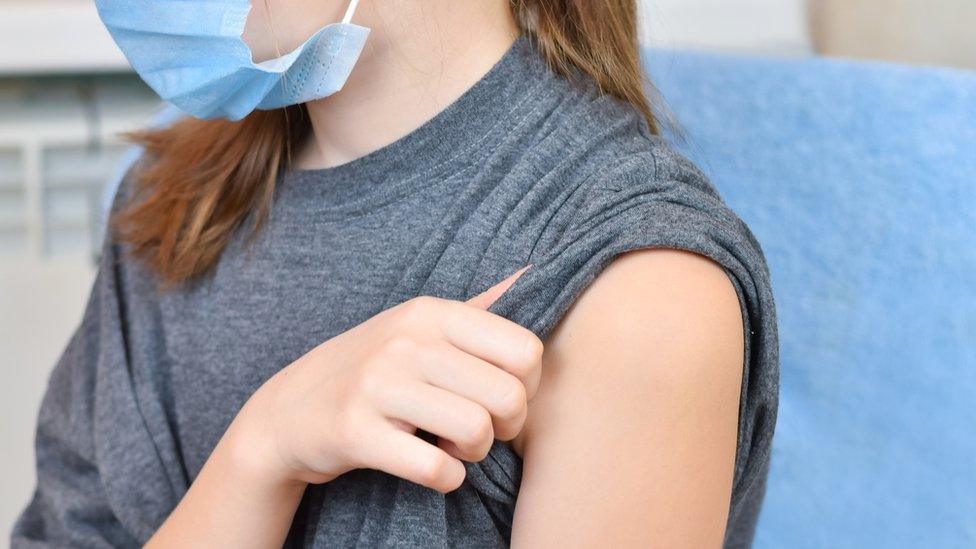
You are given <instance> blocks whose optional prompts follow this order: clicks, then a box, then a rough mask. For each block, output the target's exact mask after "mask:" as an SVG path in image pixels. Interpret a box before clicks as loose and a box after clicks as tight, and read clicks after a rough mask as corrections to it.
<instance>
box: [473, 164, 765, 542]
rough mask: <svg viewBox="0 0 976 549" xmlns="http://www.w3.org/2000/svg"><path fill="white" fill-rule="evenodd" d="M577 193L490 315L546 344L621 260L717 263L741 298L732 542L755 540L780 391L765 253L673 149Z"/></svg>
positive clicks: (622, 168)
mask: <svg viewBox="0 0 976 549" xmlns="http://www.w3.org/2000/svg"><path fill="white" fill-rule="evenodd" d="M662 155H663V156H662ZM583 192H584V195H583V197H582V198H581V199H580V200H578V201H577V203H576V205H575V206H574V207H575V208H576V209H577V211H576V212H575V213H574V215H573V221H572V222H571V223H570V224H569V225H568V226H567V227H566V228H564V229H563V230H561V231H560V235H559V236H558V237H557V238H552V239H550V241H551V244H547V245H546V246H544V247H542V248H540V249H537V250H536V251H535V252H534V254H533V257H532V258H531V260H530V262H531V263H533V268H531V269H529V270H528V271H527V272H526V273H525V275H523V276H522V277H520V278H519V279H518V280H517V281H516V283H515V284H514V285H513V286H512V287H511V288H509V290H508V291H507V292H506V293H505V294H504V295H502V297H501V298H500V299H499V300H498V301H496V302H495V303H494V304H493V305H492V307H491V309H490V311H491V312H494V313H496V314H499V315H501V316H504V317H506V318H508V319H510V320H513V321H515V322H517V323H519V324H521V325H523V326H525V327H527V328H529V329H531V330H532V331H533V332H535V333H536V335H538V336H539V337H540V338H543V339H544V338H545V337H546V336H547V335H548V334H549V333H550V332H551V330H552V329H553V328H554V327H555V326H556V324H557V323H558V322H559V320H560V319H561V318H562V317H563V316H564V315H565V313H566V312H567V310H568V309H569V307H570V306H571V305H572V303H573V302H574V301H575V299H576V298H577V297H579V296H580V295H581V294H582V292H583V291H584V290H585V289H586V288H587V287H588V286H589V285H590V283H592V281H593V280H594V279H595V278H596V277H597V275H598V274H599V273H600V272H601V271H602V270H603V269H604V268H605V267H606V266H607V265H609V264H610V262H611V261H612V260H613V259H614V258H615V257H616V256H618V255H619V254H621V253H624V252H627V251H631V250H636V249H643V248H675V249H683V250H688V251H691V252H694V253H698V254H701V255H703V256H706V257H708V258H710V259H712V260H714V261H715V262H717V263H718V264H719V265H721V266H722V267H723V268H724V269H725V271H726V273H727V274H728V276H729V278H730V279H731V281H732V283H733V286H734V287H735V290H736V292H737V294H738V297H739V302H740V305H741V308H742V317H743V323H744V326H743V329H744V334H745V335H746V337H745V356H744V357H743V386H742V393H741V399H740V416H739V437H738V444H737V452H736V462H735V477H734V484H733V492H732V505H731V512H730V517H729V530H728V532H729V533H728V535H729V536H737V537H745V538H749V539H751V536H752V528H754V526H755V525H754V520H755V517H754V515H755V513H754V511H756V509H758V502H759V501H761V499H762V496H763V491H764V486H765V477H766V474H767V471H768V466H769V457H770V447H771V441H772V434H773V426H774V425H775V419H776V411H777V401H778V383H779V355H778V334H777V327H776V311H775V304H774V301H773V293H772V287H771V281H770V276H769V271H768V268H767V265H766V260H765V257H764V254H763V252H762V249H761V247H760V245H759V243H758V242H757V240H756V238H755V237H754V235H753V234H752V232H751V231H750V230H749V228H748V227H747V226H746V224H745V223H744V222H743V221H742V220H741V219H740V218H739V217H738V216H737V215H736V214H735V213H734V212H733V211H732V210H731V209H729V208H728V207H727V205H726V204H725V203H724V202H723V201H722V199H721V197H720V196H719V194H718V193H717V192H716V190H715V188H714V187H713V186H712V185H711V183H710V182H709V181H708V180H707V179H706V178H705V176H704V175H703V174H702V173H701V172H699V171H698V170H697V169H696V168H695V167H694V166H692V165H691V164H690V163H689V162H688V161H687V160H685V159H684V158H682V157H680V156H678V155H677V154H675V153H671V152H669V151H665V152H664V153H661V152H657V153H655V156H654V157H653V158H651V157H650V155H640V156H634V157H632V158H628V159H626V160H624V161H622V162H621V163H620V165H619V166H618V167H617V168H616V169H613V170H611V171H608V173H606V175H604V176H601V177H598V178H596V179H595V180H593V181H592V182H590V184H589V185H588V186H587V187H586V189H585V190H584V191H583ZM740 515H741V516H740Z"/></svg>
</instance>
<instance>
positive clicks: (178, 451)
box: [13, 37, 778, 547]
mask: <svg viewBox="0 0 976 549" xmlns="http://www.w3.org/2000/svg"><path fill="white" fill-rule="evenodd" d="M129 189H130V187H129V183H128V182H124V183H123V187H122V193H121V196H125V194H126V192H127V191H128V190H129ZM120 200H122V199H120ZM647 247H668V248H681V249H686V250H691V251H694V252H697V253H700V254H703V255H705V256H708V257H710V258H712V259H714V260H715V261H717V262H718V263H720V264H721V265H722V266H724V267H725V269H726V271H727V273H728V274H729V276H730V278H731V280H732V281H733V284H734V286H735V288H736V291H737V292H738V294H739V298H740V303H741V306H742V313H743V317H744V319H745V325H744V330H745V334H746V335H747V336H748V337H747V338H746V351H745V357H744V365H745V377H744V382H743V388H742V399H741V411H740V423H739V439H738V450H737V456H736V461H735V479H734V489H733V496H732V502H731V514H730V518H729V530H728V534H727V546H730V547H731V546H747V545H749V543H750V542H751V538H752V533H753V529H754V526H755V522H756V518H757V515H758V511H759V506H760V503H761V500H762V496H763V489H764V483H765V478H766V474H767V469H768V464H769V455H770V441H771V438H772V433H773V425H774V423H775V415H776V404H777V387H778V344H777V332H776V318H775V309H774V303H773V296H772V292H771V288H770V280H769V274H768V271H767V267H766V263H765V259H764V257H763V253H762V251H761V249H760V246H759V244H758V243H757V242H756V240H755V238H754V237H753V235H752V233H751V232H750V231H749V229H748V228H747V226H746V225H745V224H744V223H743V222H742V221H741V220H740V219H739V218H738V217H737V216H736V215H735V214H734V213H733V212H732V211H730V210H729V208H728V207H727V206H726V205H725V204H724V203H723V201H722V199H721V198H720V197H719V195H718V194H717V193H716V191H715V189H714V188H713V186H712V185H711V184H710V183H709V182H708V181H707V180H706V178H705V177H704V176H703V175H702V173H701V172H700V171H699V170H697V169H696V168H695V167H694V166H693V165H692V164H691V163H689V162H688V161H687V160H686V159H684V158H683V157H681V156H679V155H678V154H676V153H675V152H673V151H672V150H671V149H670V148H669V147H668V145H667V144H666V143H665V142H664V141H663V140H661V139H659V138H657V137H655V136H652V135H651V134H650V133H649V132H648V130H647V127H646V125H645V124H644V122H643V121H642V119H641V117H640V115H639V114H637V113H636V112H635V111H634V109H632V108H631V107H629V106H627V105H625V104H623V103H621V102H619V101H617V100H614V99H611V98H608V97H605V96H600V95H599V94H598V93H596V92H595V91H594V89H593V86H592V85H591V84H589V83H587V82H583V83H582V84H579V85H574V84H571V83H570V82H569V81H568V80H566V79H564V78H562V77H559V76H557V75H555V74H554V73H552V72H550V71H549V69H548V68H547V66H546V64H545V63H544V62H543V61H542V59H541V57H540V56H539V54H538V52H537V51H536V50H535V47H534V46H533V44H532V43H531V41H529V40H528V39H526V38H524V37H523V38H520V39H519V40H517V41H516V42H515V44H514V45H513V46H512V48H511V49H510V50H509V51H508V52H507V53H506V54H505V56H504V57H503V58H502V59H501V60H500V61H499V62H498V63H497V64H496V65H495V66H494V67H493V68H492V69H491V71H490V72H489V73H488V74H487V75H485V76H484V77H483V78H482V79H481V80H479V81H478V82H477V83H476V84H475V85H474V86H473V87H472V88H471V89H470V90H469V91H468V92H466V93H465V94H464V95H463V96H462V97H461V98H460V99H459V100H458V101H456V102H455V103H454V104H452V105H451V106H449V107H448V108H447V109H446V110H444V111H443V112H441V113H439V114H438V115H437V116H435V117H434V118H433V119H432V120H430V121H429V122H427V123H426V124H424V125H423V126H421V127H420V128H419V129H417V130H415V131H413V132H412V133H410V134H409V135H407V136H406V137H403V138H402V139H400V140H398V141H396V142H395V143H393V144H391V145H389V146H387V147H384V148H382V149H380V150H378V151H376V152H373V153H371V154H369V155H367V156H365V157H362V158H360V159H357V160H354V161H352V162H350V163H348V164H344V165H342V166H339V167H335V168H328V169H321V170H310V171H292V172H289V173H286V174H285V175H284V176H283V177H282V178H281V180H280V181H279V184H278V188H277V190H276V195H275V200H274V205H273V208H272V211H271V215H270V219H269V221H268V223H267V224H266V225H265V226H264V228H263V229H262V230H261V231H260V233H259V234H258V236H257V238H256V240H254V241H253V242H251V243H250V244H248V242H247V239H246V238H244V235H243V231H242V234H239V235H238V236H237V238H236V239H235V240H234V241H233V242H232V243H231V244H230V246H229V247H228V248H227V249H226V251H225V252H224V254H223V255H222V257H221V259H220V262H219V264H218V265H217V267H216V269H215V271H214V272H213V273H212V274H210V275H209V276H206V277H203V278H201V279H198V280H195V281H193V282H191V283H187V284H184V285H182V286H180V287H177V288H175V289H173V290H170V291H168V292H165V293H162V294H160V293H158V292H157V284H158V279H157V278H156V277H155V276H154V275H153V274H152V273H151V272H149V271H148V270H147V269H146V268H145V267H144V266H142V265H141V264H140V263H138V262H137V261H135V260H133V259H132V258H130V257H129V256H127V255H126V250H125V246H123V245H120V244H118V243H117V242H114V241H113V240H112V239H111V238H110V239H108V240H107V241H106V243H105V245H104V247H103V252H102V256H101V261H100V265H99V271H98V276H97V279H96V281H95V284H94V288H93V289H92V293H91V298H90V300H89V302H88V306H87V310H86V312H85V314H84V318H83V320H82V323H81V325H80V327H79V328H78V330H77V332H76V333H75V335H74V337H73V338H72V339H71V341H70V343H69V344H68V347H67V349H66V350H65V351H64V354H63V356H62V357H61V359H60V361H59V362H58V364H57V366H56V368H55V370H54V372H53V374H52V376H51V379H50V383H49V386H48V390H47V393H46V396H45V399H44V402H43V405H42V409H41V412H40V420H39V426H38V431H37V473H38V486H37V491H36V493H35V495H34V498H33V501H32V502H31V503H30V505H29V506H28V507H27V509H26V510H25V511H24V513H23V515H22V516H21V517H20V520H19V521H18V522H17V524H16V527H15V531H14V535H13V545H14V546H15V547H27V546H31V545H32V544H34V543H39V544H42V545H48V544H50V545H72V546H131V545H136V544H139V543H142V542H145V541H146V540H147V539H148V538H149V537H150V536H151V535H152V533H153V532H154V531H155V529H156V528H158V527H159V525H160V524H161V523H162V522H163V521H164V520H165V519H166V517H167V516H168V514H169V513H170V511H172V509H173V508H174V507H175V506H176V504H177V503H178V502H179V500H180V498H181V497H182V495H183V494H184V493H185V492H186V490H187V488H188V486H189V485H190V483H191V481H192V480H193V478H194V477H195V475H197V473H198V472H199V471H200V469H201V467H202V466H203V463H204V461H205V460H206V459H207V456H208V455H209V453H210V451H211V450H212V449H213V447H214V446H215V444H216V443H217V441H218V439H219V438H220V436H221V434H222V433H223V432H224V430H225V429H226V427H227V426H228V424H229V423H230V422H231V420H232V419H233V418H234V415H235V414H236V412H237V411H238V409H239V408H240V407H241V405H242V404H243V403H244V402H245V400H246V399H247V398H248V397H249V396H250V395H251V394H252V393H253V392H254V391H255V390H256V389H257V388H258V387H259V386H260V385H261V384H262V382H264V381H265V380H266V379H268V378H269V377H270V376H271V375H272V374H274V373H275V372H276V371H277V370H279V369H280V368H282V367H283V366H285V365H287V364H289V363H290V362H292V361H294V360H295V359H296V358H298V357H300V356H301V355H303V354H304V353H306V352H307V351H308V350H310V349H311V348H313V347H314V346H316V345H318V344H319V343H321V342H322V341H325V340H327V339H329V338H331V337H333V336H335V335H337V334H340V333H342V332H344V331H346V330H349V329H350V328H352V327H353V326H355V325H357V324H359V323H361V322H363V321H365V320H367V319H368V318H370V317H372V316H374V315H376V314H377V313H379V312H380V311H381V310H383V309H385V308H388V307H391V306H393V305H395V304H397V303H400V302H403V301H406V300H408V299H410V298H412V297H415V296H418V295H422V294H427V295H435V296H440V297H444V298H451V299H459V300H460V299H466V298H468V297H471V296H472V295H474V294H476V293H479V292H481V291H483V290H484V289H486V288H487V287H489V286H491V285H492V284H494V283H495V282H497V281H499V280H501V279H502V278H504V277H505V276H506V275H508V274H510V273H511V272H513V271H515V270H516V269H518V268H520V267H522V266H524V265H526V264H528V263H533V264H534V265H535V266H534V268H532V269H530V270H529V271H528V272H527V273H526V274H525V275H523V276H522V277H521V278H520V279H519V280H518V281H517V282H516V283H515V284H514V286H512V288H511V289H509V290H508V292H506V293H505V294H504V295H503V296H502V297H501V298H500V299H499V300H498V301H497V302H496V303H495V304H494V305H493V306H492V307H491V309H490V310H491V311H492V312H494V313H497V314H499V315H502V316H504V317H506V318H509V319H511V320H513V321H515V322H517V323H519V324H521V325H523V326H525V327H527V328H529V329H531V330H533V331H534V332H535V333H536V334H537V335H539V336H540V337H542V338H545V336H546V335H547V334H548V333H549V332H550V331H551V330H552V328H553V327H554V326H555V324H556V323H557V322H558V321H559V319H560V318H561V317H562V316H563V314H564V313H565V312H566V311H567V309H568V308H569V306H570V305H571V303H572V302H573V300H574V299H575V298H576V297H577V296H579V294H580V293H581V292H582V291H583V290H584V289H585V288H586V287H587V285H588V284H589V283H590V282H591V281H592V280H593V279H594V278H595V277H596V276H597V274H598V273H599V272H600V271H601V270H602V269H603V268H604V267H605V266H606V265H607V264H608V263H609V262H610V261H611V260H612V259H613V257H614V256H615V255H617V254H619V253H621V252H624V251H626V250H631V249H636V248H647ZM621 421H658V419H656V418H653V417H647V418H621ZM306 428H307V429H309V430H313V429H315V428H316V426H315V425H314V424H311V425H307V426H306ZM521 465H522V463H521V459H520V458H519V457H518V455H517V454H515V453H514V452H513V451H512V449H511V446H510V445H509V444H507V443H502V442H498V441H496V442H495V444H494V446H493V447H492V449H491V452H490V454H489V455H488V457H487V458H486V459H484V460H483V461H481V462H478V463H469V464H466V467H467V473H468V474H467V478H466V480H465V481H464V484H463V485H462V486H461V487H460V488H459V489H458V490H455V491H453V492H451V493H449V494H441V493H439V492H436V491H434V490H430V489H428V488H424V487H421V486H419V485H416V484H413V483H410V482H407V481H404V480H402V479H399V478H397V477H393V476H391V475H388V474H385V473H382V472H379V471H374V470H357V471H353V472H350V473H348V474H346V475H343V476H341V477H339V478H338V479H336V480H334V481H332V482H329V483H327V484H324V485H320V486H310V487H309V488H308V490H307V491H306V494H305V497H304V499H303V500H302V503H301V505H300V507H299V509H298V512H297V514H296V518H295V523H294V526H293V528H292V530H291V533H290V535H289V539H288V545H292V544H295V545H302V544H304V545H311V546H318V547H346V546H370V547H371V546H393V545H396V546H424V547H448V546H450V547H457V546H466V547H467V546H470V547H481V546H498V545H507V543H508V540H509V538H510V534H511V527H512V516H513V511H514V506H515V500H516V497H517V494H518V487H519V482H520V478H521ZM647 512H648V513H651V512H652V511H651V510H650V509H648V511H647Z"/></svg>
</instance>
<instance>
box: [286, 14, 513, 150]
mask: <svg viewBox="0 0 976 549" xmlns="http://www.w3.org/2000/svg"><path fill="white" fill-rule="evenodd" d="M353 22H354V23H356V24H358V25H363V26H365V27H369V28H370V29H371V32H370V36H369V40H368V42H367V44H366V48H365V50H364V51H363V54H362V57H361V58H360V59H359V61H358V63H357V64H356V67H355V69H353V72H352V75H351V76H350V77H349V80H348V81H347V82H346V84H345V86H344V87H343V89H342V91H340V92H339V93H337V94H335V95H332V96H330V97H327V98H324V99H320V100H317V101H312V102H309V103H307V104H306V107H307V109H308V114H309V119H310V122H311V126H312V132H311V136H310V138H309V139H308V140H307V141H306V142H305V143H303V144H302V146H301V147H300V148H299V150H298V152H297V154H296V157H295V164H296V166H295V167H297V168H299V169H318V168H329V167H334V166H338V165H341V164H345V163H346V162H349V161H351V160H355V159H356V158H359V157H361V156H365V155H366V154H369V153H370V152H373V151H375V150H377V149H380V148H382V147H384V146H386V145H389V144H390V143H393V142H394V141H396V140H397V139H399V138H401V137H403V136H405V135H406V134H408V133H410V132H411V131H413V130H415V129H416V128H418V127H420V126H421V125H422V124H423V123H424V122H426V121H428V120H430V119H431V118H433V117H434V116H435V115H436V114H437V113H439V112H441V111H442V110H444V109H445V108H446V107H447V106H448V105H450V104H451V103H453V102H454V101H455V100H457V99H458V98H459V97H460V96H461V95H462V94H463V93H464V92H465V91H466V90H468V89H469V88H470V87H471V86H472V85H474V84H475V83H476V82H477V81H478V80H479V79H481V78H482V77H483V76H484V75H485V74H486V73H487V72H488V71H489V70H490V69H491V67H492V66H494V64H495V63H496V62H497V61H498V60H499V59H500V58H501V57H502V56H503V55H504V54H505V52H506V51H507V50H508V48H509V47H510V46H511V45H512V43H513V42H514V40H515V38H517V36H518V27H517V25H516V24H515V21H514V19H513V18H512V14H511V9H510V8H509V2H508V1H507V0H478V1H477V2H457V1H456V0H425V1H424V2H415V1H383V2H371V1H368V0H367V1H363V2H362V3H361V4H360V8H359V11H358V12H357V14H356V16H355V17H354V18H353Z"/></svg>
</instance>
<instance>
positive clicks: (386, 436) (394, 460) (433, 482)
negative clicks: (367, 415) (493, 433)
mask: <svg viewBox="0 0 976 549" xmlns="http://www.w3.org/2000/svg"><path fill="white" fill-rule="evenodd" d="M378 429H379V430H380V432H379V433H377V435H378V436H376V437H375V438H374V439H373V441H374V443H373V444H371V445H369V446H368V447H366V448H364V449H363V452H364V454H365V455H363V456H362V458H363V462H364V466H365V467H368V468H371V469H378V470H380V471H384V472H386V473H389V474H391V475H394V476H397V477H400V478H402V479H405V480H408V481H410V482H414V483H416V484H420V485H422V486H426V487H428V488H431V489H433V490H437V491H439V492H442V493H447V492H450V491H451V490H455V489H457V488H458V487H459V486H461V483H462V482H464V476H465V470H464V464H463V463H461V461H460V460H459V459H457V458H454V457H452V456H450V455H449V454H448V453H447V452H445V451H444V450H442V449H441V448H438V447H437V446H434V445H433V444H431V443H429V442H427V441H425V440H423V439H421V438H419V437H417V436H415V435H413V434H411V433H407V432H404V431H402V430H400V429H397V428H396V427H394V426H393V425H390V424H384V425H382V426H381V427H379V428H378Z"/></svg>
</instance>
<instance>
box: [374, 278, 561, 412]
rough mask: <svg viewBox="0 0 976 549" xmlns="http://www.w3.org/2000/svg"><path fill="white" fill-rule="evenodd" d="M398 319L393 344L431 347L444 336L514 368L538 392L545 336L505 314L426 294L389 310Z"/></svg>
mask: <svg viewBox="0 0 976 549" xmlns="http://www.w3.org/2000/svg"><path fill="white" fill-rule="evenodd" d="M389 314H390V315H393V316H394V317H395V318H397V321H396V322H395V324H394V326H395V327H394V330H393V335H391V336H390V338H389V341H388V343H389V344H390V346H391V347H392V348H393V349H397V348H399V349H401V350H402V349H409V348H416V347H422V346H427V345H429V344H430V341H431V338H432V337H433V338H435V339H443V340H446V341H447V342H448V343H450V344H452V345H454V346H455V347H457V348H458V349H460V350H462V351H464V352H466V353H468V354H470V355H474V356H476V357H478V358H480V359H482V360H485V361H487V362H490V363H491V364H494V365H495V366H497V367H499V368H501V369H503V370H505V371H507V372H509V373H510V374H512V375H514V376H515V377H517V378H519V379H520V380H522V382H523V384H525V386H526V389H527V390H528V391H529V394H530V395H532V394H534V391H535V388H536V387H537V386H538V381H539V377H540V375H541V364H542V351H543V345H542V341H541V340H540V339H539V338H538V337H537V336H536V335H535V334H534V333H533V332H532V331H531V330H528V329H526V328H524V327H522V326H520V325H519V324H517V323H515V322H512V321H511V320H508V319H507V318H504V317H502V316H499V315H496V314H493V313H489V312H488V311H485V310H482V309H479V308H477V307H472V306H470V305H468V304H467V303H464V302H460V301H453V300H449V299H440V298H436V297H430V296H421V297H417V298H414V299H411V300H410V301H407V302H404V303H401V304H400V305H398V306H397V307H395V308H394V309H391V310H390V311H389Z"/></svg>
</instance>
